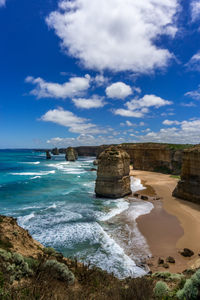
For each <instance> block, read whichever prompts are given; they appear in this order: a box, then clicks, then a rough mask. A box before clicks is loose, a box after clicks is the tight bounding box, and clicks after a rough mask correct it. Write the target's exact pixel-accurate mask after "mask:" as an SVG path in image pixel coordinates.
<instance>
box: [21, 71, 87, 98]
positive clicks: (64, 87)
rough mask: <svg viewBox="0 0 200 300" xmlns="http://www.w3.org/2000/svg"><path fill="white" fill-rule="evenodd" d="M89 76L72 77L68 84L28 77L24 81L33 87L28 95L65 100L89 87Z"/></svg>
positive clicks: (80, 93) (78, 94)
mask: <svg viewBox="0 0 200 300" xmlns="http://www.w3.org/2000/svg"><path fill="white" fill-rule="evenodd" d="M90 80H91V78H90V76H89V75H85V77H72V78H70V79H69V81H68V82H65V83H63V84H59V83H54V82H47V81H45V80H44V79H42V78H40V77H38V78H34V77H32V76H28V77H27V78H26V79H25V81H26V82H27V83H31V84H33V85H35V88H34V89H33V90H32V91H31V92H30V94H32V95H34V96H36V97H37V98H38V99H40V98H61V99H66V98H68V97H74V96H80V95H82V94H83V93H84V92H85V91H86V90H88V88H89V87H90Z"/></svg>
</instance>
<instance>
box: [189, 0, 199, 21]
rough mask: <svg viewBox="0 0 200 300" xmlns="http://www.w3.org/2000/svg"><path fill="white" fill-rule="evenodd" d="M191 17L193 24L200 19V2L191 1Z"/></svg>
mask: <svg viewBox="0 0 200 300" xmlns="http://www.w3.org/2000/svg"><path fill="white" fill-rule="evenodd" d="M191 16H192V21H193V22H195V21H197V20H198V19H200V0H193V1H191Z"/></svg>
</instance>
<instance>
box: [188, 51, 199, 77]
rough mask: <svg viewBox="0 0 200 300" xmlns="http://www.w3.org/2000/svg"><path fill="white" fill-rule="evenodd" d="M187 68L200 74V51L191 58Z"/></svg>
mask: <svg viewBox="0 0 200 300" xmlns="http://www.w3.org/2000/svg"><path fill="white" fill-rule="evenodd" d="M186 67H187V69H188V70H191V71H199V72H200V51H198V52H197V53H196V54H195V55H193V56H192V57H191V59H190V60H189V62H188V63H187V64H186Z"/></svg>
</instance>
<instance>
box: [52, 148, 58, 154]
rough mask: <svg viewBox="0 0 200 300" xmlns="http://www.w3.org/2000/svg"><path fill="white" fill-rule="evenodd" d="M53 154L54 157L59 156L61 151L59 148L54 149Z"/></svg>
mask: <svg viewBox="0 0 200 300" xmlns="http://www.w3.org/2000/svg"><path fill="white" fill-rule="evenodd" d="M51 153H52V154H53V155H59V150H58V148H54V149H52V151H51Z"/></svg>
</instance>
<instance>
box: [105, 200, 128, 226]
mask: <svg viewBox="0 0 200 300" xmlns="http://www.w3.org/2000/svg"><path fill="white" fill-rule="evenodd" d="M110 202H111V201H110ZM112 203H115V205H116V208H113V209H111V210H110V211H109V213H107V214H106V215H104V216H101V217H100V218H99V220H100V221H108V220H109V219H111V218H113V217H115V216H117V215H119V214H121V213H122V212H123V211H125V210H127V209H128V207H129V203H128V202H127V201H125V200H124V199H117V200H113V201H112Z"/></svg>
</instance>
